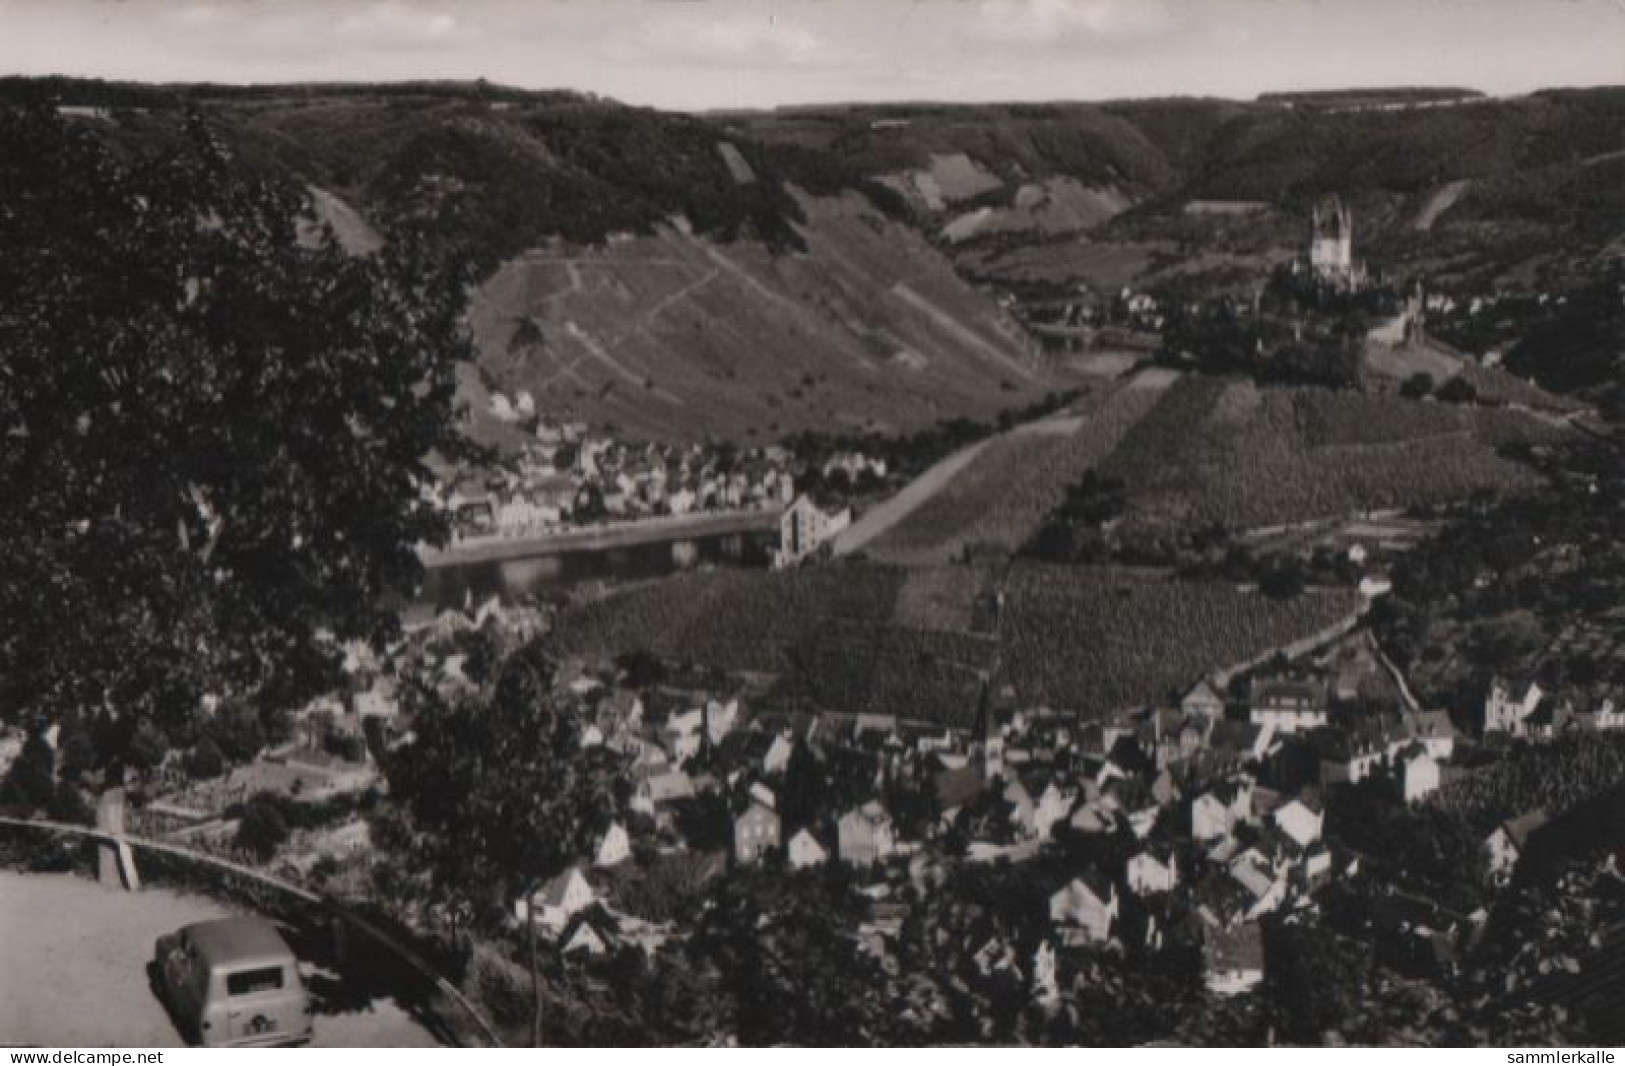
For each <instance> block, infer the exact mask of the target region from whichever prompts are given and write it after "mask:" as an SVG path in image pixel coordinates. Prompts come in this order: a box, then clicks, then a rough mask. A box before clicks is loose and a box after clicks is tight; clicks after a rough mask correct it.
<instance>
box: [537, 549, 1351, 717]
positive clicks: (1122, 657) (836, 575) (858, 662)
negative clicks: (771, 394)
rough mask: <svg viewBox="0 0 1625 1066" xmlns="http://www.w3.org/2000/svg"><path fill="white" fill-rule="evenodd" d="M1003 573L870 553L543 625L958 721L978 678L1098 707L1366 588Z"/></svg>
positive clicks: (1144, 574)
mask: <svg viewBox="0 0 1625 1066" xmlns="http://www.w3.org/2000/svg"><path fill="white" fill-rule="evenodd" d="M998 578H999V575H997V574H995V572H994V571H992V570H988V569H978V568H973V567H961V566H954V567H942V568H937V569H926V570H917V571H906V570H902V569H897V568H893V567H887V566H876V565H868V564H853V565H846V566H828V567H818V568H812V569H807V570H800V571H794V572H790V573H763V572H760V571H754V572H753V571H718V572H710V573H694V574H687V575H683V576H681V577H676V578H672V579H670V580H667V581H663V582H659V583H656V584H653V585H648V586H645V587H642V588H639V589H635V590H632V591H629V592H626V593H623V594H622V595H619V596H614V597H611V598H609V599H606V600H602V601H600V602H598V603H595V604H591V605H589V606H585V607H579V608H576V609H573V610H571V611H568V612H566V613H565V615H564V616H563V617H562V618H561V619H560V620H559V624H558V627H557V628H556V630H555V631H554V634H553V636H552V637H551V638H550V639H551V640H552V641H553V643H554V646H555V650H557V651H559V652H561V653H564V654H570V653H576V654H596V655H614V654H618V653H620V652H624V651H629V650H632V649H634V648H644V649H647V650H649V651H652V652H655V653H656V654H659V655H662V656H666V657H669V658H672V659H676V660H692V661H695V662H698V663H702V664H705V665H709V666H714V667H717V668H720V669H723V670H730V671H756V672H763V673H770V674H774V675H777V676H778V677H779V678H780V687H779V691H780V693H781V694H783V695H786V696H788V697H792V698H794V699H796V700H797V701H799V702H804V703H809V704H811V705H813V706H816V707H820V708H823V709H825V710H830V711H840V712H845V713H856V712H859V711H867V712H875V713H885V714H896V715H899V716H901V717H904V718H911V719H918V720H926V721H939V722H947V723H953V724H958V725H964V724H967V722H968V721H969V716H971V715H972V714H974V711H975V705H976V695H977V692H978V691H979V688H980V684H981V677H982V676H983V675H984V674H994V673H997V674H998V676H1000V677H1001V678H1002V679H1003V680H1004V681H1008V682H1010V683H1013V684H1014V685H1015V686H1016V689H1017V691H1018V692H1019V693H1020V694H1021V696H1022V697H1023V698H1024V699H1027V700H1031V701H1033V702H1037V703H1046V704H1049V705H1050V706H1052V707H1056V708H1061V709H1065V710H1072V711H1076V712H1078V713H1080V714H1082V715H1084V716H1086V717H1094V716H1098V715H1101V714H1104V713H1106V712H1108V711H1111V710H1114V709H1116V708H1119V707H1123V706H1129V705H1133V704H1138V703H1144V702H1149V701H1155V700H1161V699H1164V698H1166V697H1167V696H1168V695H1169V694H1170V693H1171V692H1173V691H1174V690H1176V689H1180V688H1183V687H1184V686H1186V685H1189V684H1190V683H1191V682H1192V681H1194V680H1195V679H1196V678H1198V677H1200V676H1202V675H1203V674H1205V673H1207V672H1208V671H1210V670H1212V669H1213V668H1215V667H1217V666H1228V665H1232V664H1235V663H1239V662H1242V661H1245V660H1248V659H1251V658H1253V657H1255V656H1257V655H1260V654H1262V653H1265V652H1267V651H1268V650H1270V649H1272V648H1276V647H1279V646H1280V645H1283V644H1286V643H1289V642H1292V641H1296V640H1300V639H1302V638H1304V637H1306V636H1308V635H1310V634H1312V633H1316V632H1318V631H1320V630H1323V629H1325V628H1326V627H1328V626H1330V625H1332V624H1333V623H1335V622H1337V621H1339V620H1341V619H1343V618H1345V617H1347V616H1348V614H1349V613H1350V612H1351V611H1353V610H1354V609H1355V606H1356V604H1357V602H1358V597H1357V596H1356V595H1355V594H1354V593H1352V592H1347V593H1344V592H1337V593H1333V592H1311V593H1306V594H1304V595H1302V596H1299V597H1297V598H1296V599H1292V600H1287V601H1279V600H1272V599H1269V598H1267V597H1265V596H1262V595H1258V594H1254V593H1249V592H1243V591H1240V590H1238V589H1236V588H1235V587H1234V586H1232V585H1228V584H1222V583H1191V582H1181V581H1177V580H1175V579H1173V578H1172V577H1170V576H1168V575H1165V574H1163V573H1161V572H1150V571H1137V570H1128V569H1113V568H1098V567H1052V566H1044V565H1039V564H1028V563H1020V564H1016V565H1015V566H1014V567H1013V568H1009V573H1008V574H1007V575H1005V576H1004V577H1003V579H1002V585H1000V584H999V580H998ZM998 587H1002V589H1003V591H1004V599H1003V606H1002V608H1000V609H999V610H998V611H997V612H996V615H997V617H996V619H995V618H994V617H993V615H994V614H995V612H994V611H992V610H991V609H990V607H989V604H990V603H991V601H992V599H993V597H994V590H995V588H998ZM967 626H968V627H967Z"/></svg>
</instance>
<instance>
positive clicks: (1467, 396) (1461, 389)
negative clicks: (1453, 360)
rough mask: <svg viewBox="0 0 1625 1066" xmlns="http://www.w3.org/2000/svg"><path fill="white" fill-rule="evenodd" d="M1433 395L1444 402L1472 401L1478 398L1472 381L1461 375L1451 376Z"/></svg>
mask: <svg viewBox="0 0 1625 1066" xmlns="http://www.w3.org/2000/svg"><path fill="white" fill-rule="evenodd" d="M1434 395H1435V396H1437V397H1438V398H1439V399H1440V400H1442V401H1444V402H1445V403H1474V402H1476V401H1477V400H1478V390H1477V389H1475V388H1473V383H1472V382H1470V381H1467V380H1466V379H1464V378H1461V377H1453V378H1451V379H1450V380H1449V381H1447V382H1445V383H1444V384H1443V385H1440V386H1439V391H1438V392H1436V393H1434Z"/></svg>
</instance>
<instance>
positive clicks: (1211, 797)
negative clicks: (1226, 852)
mask: <svg viewBox="0 0 1625 1066" xmlns="http://www.w3.org/2000/svg"><path fill="white" fill-rule="evenodd" d="M1252 808H1253V783H1252V781H1251V780H1249V779H1247V778H1245V777H1242V778H1236V779H1234V780H1231V781H1221V782H1220V783H1219V784H1217V785H1215V786H1213V787H1212V788H1211V789H1209V790H1208V791H1206V792H1204V793H1202V794H1201V795H1200V796H1197V797H1196V799H1195V800H1194V801H1193V802H1192V803H1191V838H1192V839H1193V840H1201V841H1206V840H1215V839H1222V838H1227V837H1229V836H1230V833H1231V830H1233V829H1234V828H1235V827H1236V826H1237V825H1238V824H1239V823H1241V822H1244V821H1246V820H1247V818H1248V816H1249V815H1251V814H1252Z"/></svg>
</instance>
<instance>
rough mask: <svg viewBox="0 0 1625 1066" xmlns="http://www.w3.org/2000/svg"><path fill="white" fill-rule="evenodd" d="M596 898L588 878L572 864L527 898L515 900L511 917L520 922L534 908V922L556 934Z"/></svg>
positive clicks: (525, 921) (523, 922) (527, 917)
mask: <svg viewBox="0 0 1625 1066" xmlns="http://www.w3.org/2000/svg"><path fill="white" fill-rule="evenodd" d="M597 902H598V893H597V892H595V891H594V890H593V887H592V884H591V882H589V881H588V880H587V877H586V875H585V874H583V873H582V872H581V870H580V868H579V867H574V866H572V867H571V868H570V869H568V870H566V871H564V872H563V873H561V874H559V875H558V876H557V877H555V878H553V879H552V880H551V881H548V882H547V883H546V884H544V885H542V887H541V888H539V889H537V890H536V892H535V893H534V894H533V895H532V896H531V897H530V899H529V900H528V901H526V900H524V899H520V900H519V901H518V902H516V903H515V904H514V917H515V919H516V920H517V922H518V924H519V925H521V926H522V925H525V924H527V922H528V921H529V918H530V912H531V911H532V910H534V911H535V915H536V924H537V925H539V926H541V927H542V928H543V929H545V930H547V931H548V932H549V933H551V934H553V935H555V936H556V935H558V934H559V933H562V932H563V931H564V927H565V925H567V924H568V923H569V921H570V919H571V918H573V917H575V915H576V914H578V913H580V912H581V911H584V910H586V909H587V908H588V907H590V906H592V905H593V904H594V903H597Z"/></svg>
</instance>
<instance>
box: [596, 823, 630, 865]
mask: <svg viewBox="0 0 1625 1066" xmlns="http://www.w3.org/2000/svg"><path fill="white" fill-rule="evenodd" d="M631 857H632V838H631V837H629V836H628V835H627V833H626V827H625V826H623V825H621V823H620V822H613V823H611V824H610V827H609V828H608V829H606V830H604V835H603V836H602V837H600V838H599V839H598V847H597V848H596V849H594V851H593V859H592V864H593V865H594V866H602V867H608V866H618V865H620V864H621V863H623V862H625V861H626V860H627V859H630V858H631Z"/></svg>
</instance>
